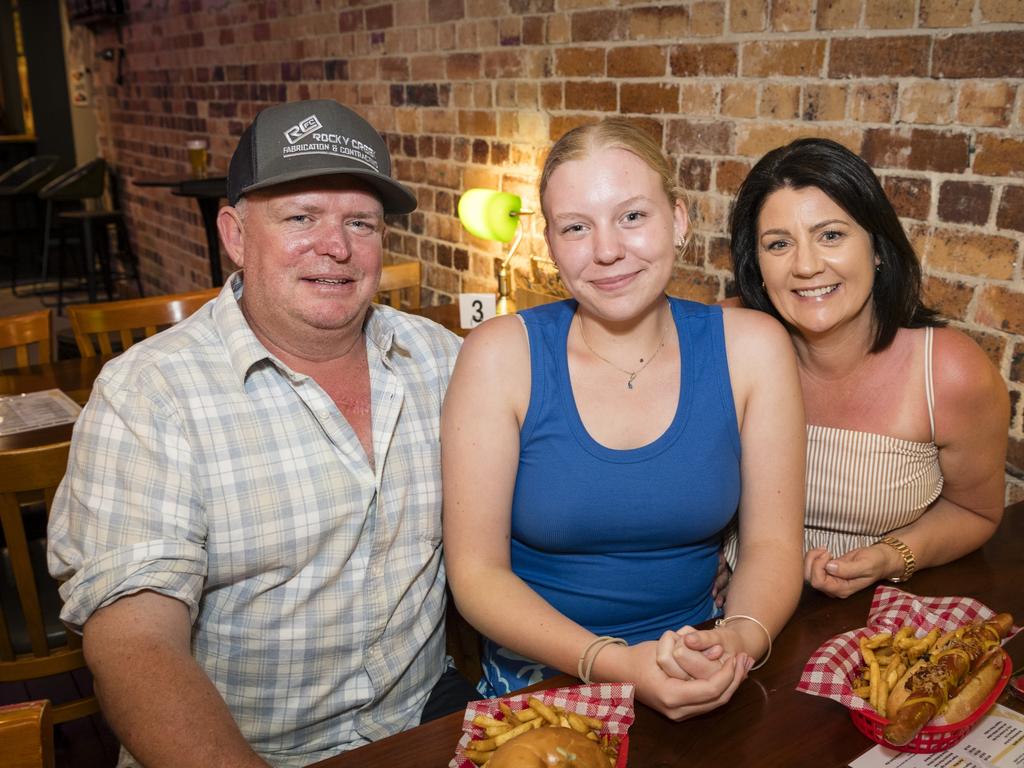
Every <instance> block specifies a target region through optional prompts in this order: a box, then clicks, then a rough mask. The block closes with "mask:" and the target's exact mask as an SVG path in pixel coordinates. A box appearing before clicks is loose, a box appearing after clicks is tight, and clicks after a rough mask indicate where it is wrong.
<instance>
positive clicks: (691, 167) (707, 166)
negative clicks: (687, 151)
mask: <svg viewBox="0 0 1024 768" xmlns="http://www.w3.org/2000/svg"><path fill="white" fill-rule="evenodd" d="M676 178H677V179H678V180H679V185H680V186H681V187H682V188H683V189H684V190H686V191H687V192H706V191H707V190H708V187H709V186H710V185H711V161H710V160H706V159H704V158H702V157H682V158H680V159H679V170H678V171H677V173H676Z"/></svg>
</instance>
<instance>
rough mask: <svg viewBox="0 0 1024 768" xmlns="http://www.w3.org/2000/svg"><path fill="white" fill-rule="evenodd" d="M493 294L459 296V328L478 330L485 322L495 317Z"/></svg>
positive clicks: (463, 294) (465, 294)
mask: <svg viewBox="0 0 1024 768" xmlns="http://www.w3.org/2000/svg"><path fill="white" fill-rule="evenodd" d="M494 304H495V300H494V294H493V293H460V294H459V327H460V328H476V327H477V326H478V325H480V323H482V322H483V321H484V320H487V319H489V318H492V317H494Z"/></svg>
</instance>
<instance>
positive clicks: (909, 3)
mask: <svg viewBox="0 0 1024 768" xmlns="http://www.w3.org/2000/svg"><path fill="white" fill-rule="evenodd" d="M864 23H865V26H867V27H868V28H869V29H908V28H909V27H912V26H914V0H867V7H866V8H865V9H864Z"/></svg>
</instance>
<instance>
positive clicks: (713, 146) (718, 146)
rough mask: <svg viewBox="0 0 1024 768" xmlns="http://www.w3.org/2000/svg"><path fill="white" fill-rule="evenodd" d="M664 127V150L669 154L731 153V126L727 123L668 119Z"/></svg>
mask: <svg viewBox="0 0 1024 768" xmlns="http://www.w3.org/2000/svg"><path fill="white" fill-rule="evenodd" d="M666 128H667V134H666V137H665V150H666V151H667V152H669V153H670V154H678V155H684V154H686V155H731V154H732V153H733V150H732V144H733V127H732V125H731V124H729V123H724V122H721V121H715V122H707V123H697V122H693V121H690V120H670V121H669V122H668V124H667V126H666Z"/></svg>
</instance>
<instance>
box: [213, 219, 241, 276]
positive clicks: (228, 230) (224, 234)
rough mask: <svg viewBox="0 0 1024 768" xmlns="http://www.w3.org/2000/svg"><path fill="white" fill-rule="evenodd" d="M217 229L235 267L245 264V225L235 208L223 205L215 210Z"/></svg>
mask: <svg viewBox="0 0 1024 768" xmlns="http://www.w3.org/2000/svg"><path fill="white" fill-rule="evenodd" d="M217 230H218V231H219V232H220V239H221V242H222V243H224V250H226V251H227V252H228V258H230V259H231V261H233V262H234V263H235V266H237V267H244V266H245V227H244V225H243V223H242V216H241V214H240V213H239V212H238V209H237V208H233V207H231V206H230V205H225V206H224V207H223V208H221V209H220V210H219V211H218V212H217Z"/></svg>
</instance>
